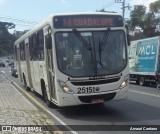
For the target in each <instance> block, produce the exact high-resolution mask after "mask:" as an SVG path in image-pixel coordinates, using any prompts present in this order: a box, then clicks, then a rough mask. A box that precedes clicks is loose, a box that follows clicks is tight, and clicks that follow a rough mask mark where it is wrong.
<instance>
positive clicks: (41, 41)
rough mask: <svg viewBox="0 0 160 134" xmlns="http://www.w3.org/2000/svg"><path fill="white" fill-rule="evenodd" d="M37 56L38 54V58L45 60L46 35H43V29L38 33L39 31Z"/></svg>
mask: <svg viewBox="0 0 160 134" xmlns="http://www.w3.org/2000/svg"><path fill="white" fill-rule="evenodd" d="M37 41H38V43H37V46H38V48H37V50H38V51H37V54H38V55H37V56H38V59H39V60H44V35H43V30H40V31H39V32H38V33H37Z"/></svg>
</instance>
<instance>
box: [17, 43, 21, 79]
mask: <svg viewBox="0 0 160 134" xmlns="http://www.w3.org/2000/svg"><path fill="white" fill-rule="evenodd" d="M17 61H18V62H17V64H18V65H17V69H18V77H19V79H20V81H21V82H22V72H21V63H20V48H19V45H18V46H17Z"/></svg>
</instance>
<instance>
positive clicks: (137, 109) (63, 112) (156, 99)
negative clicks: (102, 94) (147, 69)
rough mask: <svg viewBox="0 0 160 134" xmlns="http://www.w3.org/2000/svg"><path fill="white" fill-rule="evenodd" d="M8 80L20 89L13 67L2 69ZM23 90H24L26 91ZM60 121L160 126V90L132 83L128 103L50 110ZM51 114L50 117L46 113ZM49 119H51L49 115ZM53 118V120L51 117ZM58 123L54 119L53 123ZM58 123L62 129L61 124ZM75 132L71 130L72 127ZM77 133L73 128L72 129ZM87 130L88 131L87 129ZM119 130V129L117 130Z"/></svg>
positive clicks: (89, 133) (73, 123)
mask: <svg viewBox="0 0 160 134" xmlns="http://www.w3.org/2000/svg"><path fill="white" fill-rule="evenodd" d="M0 72H3V73H4V74H5V75H6V76H8V77H9V78H11V79H12V80H14V81H15V82H16V83H18V84H19V85H20V86H21V87H23V84H22V83H20V82H19V80H18V79H17V78H14V77H12V76H11V72H10V67H8V66H7V67H5V68H0ZM23 88H24V87H23ZM28 93H29V94H31V95H32V96H33V97H34V98H35V99H36V100H38V101H39V102H40V103H41V104H42V105H44V106H45V107H46V108H47V106H46V104H45V103H44V101H43V100H42V98H41V97H40V96H38V95H35V94H33V93H32V92H28ZM47 109H48V110H49V111H50V112H51V113H53V114H54V115H55V116H56V117H57V118H59V119H60V120H61V121H63V122H64V123H65V124H67V125H82V126H80V127H82V128H83V127H84V126H88V125H92V128H91V130H92V129H93V126H94V125H95V126H97V125H131V126H132V125H133V126H134V125H149V126H151V125H160V90H157V89H156V88H155V87H153V86H150V87H143V86H139V85H136V84H134V83H130V85H129V91H128V99H127V100H121V101H113V102H105V103H104V104H100V105H82V106H74V107H66V108H60V109H58V108H57V109H55V108H47ZM47 114H48V113H47ZM49 116H50V115H49ZM50 117H51V118H54V117H52V116H50ZM54 120H55V119H54ZM56 123H57V124H58V125H59V124H61V123H59V122H58V121H56ZM70 127H71V128H72V126H70ZM73 129H74V126H73ZM85 129H87V127H85ZM88 129H90V128H89V127H88ZM88 129H87V130H86V131H85V132H84V131H78V130H77V131H76V132H77V133H88V134H99V133H103V134H105V133H131V131H127V132H115V131H101V130H100V129H101V128H99V130H98V128H97V131H94V130H92V131H88ZM115 129H116V128H115ZM132 133H137V134H139V133H159V132H157V131H152V132H148V131H132Z"/></svg>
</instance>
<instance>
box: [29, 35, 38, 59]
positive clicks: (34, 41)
mask: <svg viewBox="0 0 160 134" xmlns="http://www.w3.org/2000/svg"><path fill="white" fill-rule="evenodd" d="M30 51H31V58H32V59H33V60H34V61H36V60H37V59H38V58H37V56H38V50H37V35H36V34H33V35H32V36H31V47H30Z"/></svg>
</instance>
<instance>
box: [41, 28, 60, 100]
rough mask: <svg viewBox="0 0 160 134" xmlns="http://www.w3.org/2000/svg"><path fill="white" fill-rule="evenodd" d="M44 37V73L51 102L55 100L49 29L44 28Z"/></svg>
mask: <svg viewBox="0 0 160 134" xmlns="http://www.w3.org/2000/svg"><path fill="white" fill-rule="evenodd" d="M44 31H45V32H44V36H45V48H46V68H47V69H46V71H47V77H48V87H49V92H50V97H51V98H52V99H53V100H57V98H56V91H55V77H54V65H53V50H52V37H51V29H50V27H49V26H48V27H46V28H45V30H44Z"/></svg>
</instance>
